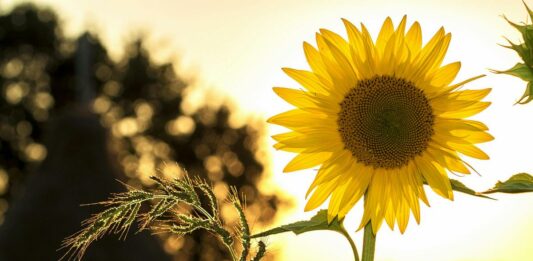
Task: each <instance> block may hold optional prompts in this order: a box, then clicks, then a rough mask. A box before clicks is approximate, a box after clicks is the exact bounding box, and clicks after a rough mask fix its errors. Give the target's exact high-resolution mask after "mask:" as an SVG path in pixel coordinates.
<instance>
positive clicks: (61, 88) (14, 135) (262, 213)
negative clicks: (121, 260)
mask: <svg viewBox="0 0 533 261" xmlns="http://www.w3.org/2000/svg"><path fill="white" fill-rule="evenodd" d="M83 37H84V38H85V39H87V40H88V41H89V45H90V47H89V48H88V50H89V52H90V55H89V57H90V63H89V64H90V66H89V68H88V70H89V78H88V79H89V80H88V82H83V83H80V82H79V79H80V77H79V74H80V71H79V68H80V65H79V61H77V56H76V53H77V47H78V43H79V42H77V41H74V40H72V39H67V38H65V37H63V35H62V33H61V26H60V23H59V22H58V19H57V17H56V15H55V14H54V13H53V12H52V11H50V10H46V9H41V8H37V7H35V6H32V5H27V4H26V5H21V6H18V7H16V8H15V9H13V10H12V11H11V12H9V13H7V14H4V15H2V16H0V93H1V96H0V153H1V157H0V192H1V193H2V195H1V200H0V211H1V212H5V211H6V210H7V209H8V207H7V206H8V205H9V206H11V203H14V205H15V206H16V205H17V204H32V201H31V200H29V199H28V198H32V197H31V196H27V195H28V194H31V193H35V192H31V191H29V190H39V189H36V188H35V186H46V184H48V183H51V182H44V181H33V183H34V184H35V185H29V184H32V181H31V179H32V178H31V177H32V176H34V175H42V176H43V178H42V179H43V180H46V178H45V177H46V176H45V175H55V176H54V177H55V179H56V180H54V182H56V183H54V184H49V185H50V186H58V184H63V183H62V182H64V181H65V180H63V179H64V178H66V179H68V175H67V174H66V173H67V172H68V171H74V169H73V168H70V169H71V170H65V169H64V168H62V167H61V164H60V163H58V162H61V163H62V164H64V165H69V166H70V165H72V167H76V165H73V164H74V163H73V162H70V163H69V162H68V161H74V162H76V160H78V161H79V162H80V164H81V165H78V167H79V168H81V167H83V166H85V165H83V158H81V161H80V159H76V157H83V155H86V154H84V153H82V152H80V153H78V152H77V151H68V152H67V151H60V152H57V151H54V150H52V148H50V146H51V145H50V144H54V142H56V143H57V142H61V140H62V139H66V140H68V139H69V138H72V137H75V136H76V137H78V138H76V139H75V140H76V142H78V143H76V144H78V146H84V145H85V146H91V145H88V144H87V143H86V142H83V141H80V139H85V138H86V139H87V140H91V138H90V137H85V138H84V137H83V136H80V135H79V132H75V131H74V132H64V133H63V134H62V135H67V136H63V137H61V136H57V135H56V134H57V133H58V132H54V131H53V130H54V128H55V129H56V130H57V128H61V127H60V126H57V124H56V125H54V126H55V127H50V126H53V124H52V123H51V122H53V121H52V120H53V119H56V118H57V119H62V118H64V117H66V116H65V115H68V117H67V118H69V119H71V120H70V121H68V122H70V123H72V122H79V121H83V120H82V119H87V121H91V120H89V119H90V118H91V117H95V120H94V124H96V125H98V123H99V124H101V127H102V128H104V130H105V132H106V133H108V134H106V135H107V136H109V138H110V139H109V141H105V140H107V138H106V139H103V140H102V139H101V140H100V141H99V142H105V144H107V145H105V146H104V147H105V150H106V152H103V155H104V156H105V155H109V162H108V163H95V164H109V166H110V167H109V169H110V170H109V171H106V172H105V173H106V175H107V178H102V179H103V180H105V181H102V182H103V183H101V184H104V183H105V184H107V183H106V182H116V181H113V179H115V178H118V179H120V180H122V181H124V182H125V183H128V184H130V185H133V186H148V187H149V186H152V185H153V182H152V181H151V180H150V179H149V178H148V177H149V176H150V175H153V174H155V173H156V172H157V171H156V170H160V173H163V174H162V175H172V171H171V170H172V168H167V167H166V166H167V165H165V162H167V163H168V165H173V162H177V163H178V164H179V165H180V166H181V167H183V168H185V169H187V170H188V171H189V173H190V175H191V176H199V177H201V178H204V179H206V180H209V181H210V182H212V183H213V184H214V185H215V187H217V186H220V187H224V186H226V187H227V186H228V185H231V186H235V187H236V188H237V189H238V192H239V193H241V194H244V195H245V199H246V200H245V204H246V205H247V206H248V207H249V208H248V211H250V212H253V213H249V214H250V216H252V217H253V218H254V222H256V223H257V222H259V223H267V222H269V221H271V220H272V218H273V215H274V214H275V212H276V209H277V206H278V203H279V200H278V198H276V197H275V196H271V195H264V194H263V193H261V192H260V191H259V190H258V189H257V184H258V182H259V181H260V179H261V174H262V173H263V165H262V163H261V162H260V161H259V160H258V158H257V157H256V156H255V155H256V153H257V151H258V144H257V141H258V137H259V131H260V130H261V128H262V126H261V125H260V126H255V125H250V124H246V125H244V126H240V127H235V126H232V125H231V124H230V121H229V118H230V116H231V111H230V109H229V108H228V107H227V106H222V107H217V108H213V107H208V106H204V107H202V108H200V109H199V110H197V111H196V112H194V113H192V114H185V113H184V112H183V110H182V109H181V108H182V101H183V99H184V96H183V94H184V90H187V88H190V87H189V85H190V83H189V82H187V81H186V80H184V79H183V78H181V77H180V76H179V75H177V74H176V73H175V70H174V67H173V65H172V64H171V63H165V64H156V63H154V62H153V61H152V60H151V59H150V56H149V53H148V51H147V50H145V49H144V48H143V45H142V40H138V41H136V42H134V43H132V44H131V45H130V46H128V47H126V48H125V50H126V52H125V55H124V58H123V59H122V60H120V61H113V60H112V59H110V58H109V56H108V54H107V51H106V49H105V47H104V46H103V45H102V44H101V43H100V41H99V40H98V38H97V37H96V36H95V35H89V34H86V35H84V36H83ZM80 85H86V86H89V87H90V88H91V93H92V94H93V96H94V98H95V99H94V100H93V101H91V102H90V103H89V104H83V103H80V90H79V86H80ZM89 87H86V88H89ZM89 107H90V108H91V110H92V112H88V111H87V110H86V109H83V108H89ZM80 108H81V109H80ZM76 112H78V114H76ZM92 113H94V114H92ZM75 115H82V116H83V115H85V116H83V117H85V118H83V117H82V116H80V117H79V118H77V116H75ZM88 115H93V116H88ZM94 115H96V116H94ZM51 119H52V120H51ZM57 122H61V121H57ZM61 124H67V125H68V124H69V123H61ZM74 124H75V123H74ZM92 128H97V127H94V126H93V127H92ZM47 130H48V131H47ZM44 133H47V135H46V136H47V137H49V138H48V139H47V141H46V142H45V138H44V136H45V135H44ZM90 133H91V132H87V133H86V134H84V135H93V134H90ZM109 134H111V135H109ZM68 135H71V136H72V137H69V136H68ZM95 146H96V145H95ZM109 148H111V151H109ZM79 149H80V150H83V149H84V148H83V147H79ZM57 153H69V155H68V157H65V158H62V157H60V156H61V155H57ZM54 154H55V155H54ZM61 159H64V161H61ZM43 160H44V162H45V163H46V162H47V161H53V162H55V163H54V164H56V165H54V164H52V165H54V166H56V168H55V169H52V170H50V168H46V166H45V165H46V164H41V163H42V162H43ZM112 166H115V168H113V167H112ZM66 169H68V168H66ZM93 169H94V170H97V169H98V168H93ZM167 170H168V171H167ZM174 170H175V169H174ZM61 171H64V172H65V173H57V172H61ZM50 172H53V173H52V174H50ZM175 174H176V175H179V173H175ZM79 175H86V176H87V177H92V176H91V175H94V176H95V177H96V176H101V174H96V173H90V171H81V172H80V174H79ZM102 175H103V174H102ZM29 177H30V178H29ZM37 180H38V179H37ZM86 180H91V178H87V179H86ZM3 183H6V185H5V186H2V184H3ZM81 183H83V182H81ZM73 184H77V183H68V182H65V183H64V185H65V186H73ZM95 184H97V183H95ZM98 184H100V183H98ZM115 185H116V184H115ZM115 185H109V184H108V185H106V186H108V187H107V188H108V189H107V190H104V189H103V190H102V193H96V194H95V195H98V196H92V197H80V198H79V199H78V200H80V201H82V200H93V199H94V200H95V201H99V200H103V199H105V198H106V197H107V196H106V195H104V194H105V193H107V192H105V191H109V192H111V191H114V192H116V191H119V190H120V189H119V188H117V187H116V186H115ZM106 186H104V187H106ZM65 189H66V188H65ZM69 189H70V190H74V191H76V189H73V188H69ZM79 193H90V192H84V190H80V191H79ZM25 195H26V196H25ZM43 195H44V196H46V194H43ZM24 198H26V199H25V200H24ZM18 199H21V200H20V202H18V201H17V200H18ZM93 202H94V201H93ZM71 203H72V204H71V205H79V204H82V203H91V202H87V201H83V202H75V200H73V202H71ZM50 204H55V205H56V206H59V207H60V205H57V204H59V203H58V202H57V201H56V202H54V203H50V202H42V204H40V205H35V206H34V208H43V209H34V212H35V211H44V212H46V211H48V210H47V209H46V206H47V205H50ZM81 209H84V210H83V211H84V212H83V213H84V214H80V213H81V212H78V213H70V214H72V215H73V216H72V220H74V221H75V222H74V223H76V222H77V224H78V225H79V222H81V220H82V219H85V218H87V217H88V216H82V215H85V213H86V212H87V211H88V210H87V208H84V207H81ZM254 210H255V211H254ZM50 211H54V210H53V208H51V209H50ZM69 211H75V210H70V209H69ZM91 211H92V209H91ZM63 212H65V215H67V214H69V212H68V213H67V211H66V210H65V211H63ZM21 213H22V214H21ZM23 213H24V212H18V213H17V212H13V213H11V208H9V210H7V215H6V223H5V224H11V223H9V222H8V221H9V219H10V218H11V219H17V218H20V217H19V216H17V215H24V214H23ZM93 213H94V212H93ZM52 221H53V219H51V220H50V221H46V222H52ZM26 222H41V223H43V222H42V221H38V220H37V219H31V218H30V219H28V220H27V221H26ZM56 222H60V221H58V220H56ZM232 222H235V220H232V219H231V218H230V219H228V220H227V223H228V224H230V225H231V224H232ZM41 225H42V224H41ZM47 225H49V226H54V225H53V224H47ZM59 225H60V224H56V226H59ZM0 229H1V230H0V250H2V251H5V247H2V246H1V244H4V243H3V242H5V241H2V234H3V237H5V238H9V237H11V236H13V235H11V234H7V237H6V233H8V232H9V231H11V230H9V229H6V228H5V225H4V226H3V227H0ZM69 229H70V231H68V232H66V233H64V231H63V230H61V229H56V230H55V232H56V233H64V234H61V235H59V236H57V238H59V237H61V238H64V237H66V236H67V235H69V234H72V233H73V232H75V231H76V230H78V229H79V226H78V227H72V228H69ZM53 232H54V231H53V230H52V231H47V233H53ZM11 233H16V232H11ZM28 233H31V231H29V232H28ZM34 233H36V232H34ZM33 236H35V237H38V236H39V235H33ZM40 236H41V237H42V236H43V235H40ZM131 237H135V235H133V236H130V238H131ZM43 238H44V237H43ZM50 238H54V237H50ZM54 240H55V238H54ZM161 240H162V242H163V244H164V248H165V249H166V250H167V252H170V253H172V254H173V255H174V258H175V260H221V259H224V257H225V256H227V253H226V252H225V251H224V248H223V247H222V246H220V245H219V244H218V243H217V241H216V240H214V239H213V238H212V236H211V235H209V234H207V233H205V232H200V231H199V232H195V233H194V234H193V236H187V237H185V238H184V239H180V240H178V239H175V238H170V239H168V238H162V239H161ZM21 242H22V241H21ZM45 243H46V247H47V248H49V249H47V250H46V251H48V252H53V253H55V251H56V249H57V248H58V247H59V245H60V240H59V241H57V242H55V241H53V240H49V241H48V242H45ZM54 244H55V245H54ZM13 247H14V248H16V250H17V251H23V252H25V253H31V246H28V245H16V244H15V245H14V244H13V243H11V244H10V248H13ZM42 248H43V247H41V248H39V249H40V250H36V251H45V250H42ZM12 250H13V249H12ZM88 253H90V249H89V252H88ZM28 260H29V259H28Z"/></svg>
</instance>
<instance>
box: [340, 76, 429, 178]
mask: <svg viewBox="0 0 533 261" xmlns="http://www.w3.org/2000/svg"><path fill="white" fill-rule="evenodd" d="M340 105H341V110H340V112H339V118H338V120H337V125H338V129H339V132H340V134H341V138H342V141H343V142H344V145H345V147H346V149H348V150H350V151H351V152H352V154H353V156H354V157H355V158H357V160H358V161H361V162H362V163H364V164H365V165H367V166H372V167H375V168H386V169H392V168H399V167H402V166H404V165H406V164H407V163H408V162H409V160H411V159H413V158H414V157H415V156H416V155H419V154H421V153H422V152H423V151H424V150H425V149H426V148H427V146H428V142H429V140H430V139H431V136H432V135H433V121H434V116H433V111H432V109H431V106H430V104H429V101H428V99H427V98H426V96H425V95H424V92H423V91H422V90H420V89H419V88H417V87H416V86H415V85H414V84H413V83H412V82H409V81H406V80H404V79H401V78H396V77H393V76H376V77H374V78H371V79H368V80H362V81H359V82H358V83H357V86H355V87H354V88H352V89H351V90H350V91H349V92H348V94H347V95H346V97H344V100H343V101H342V102H341V104H340Z"/></svg>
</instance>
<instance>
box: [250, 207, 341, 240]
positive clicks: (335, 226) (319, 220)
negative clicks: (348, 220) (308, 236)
mask: <svg viewBox="0 0 533 261" xmlns="http://www.w3.org/2000/svg"><path fill="white" fill-rule="evenodd" d="M315 230H331V231H336V232H339V233H342V230H343V229H342V224H341V222H340V221H339V220H338V219H337V218H335V219H333V221H331V223H328V211H327V210H326V209H322V210H320V211H318V213H316V215H315V216H314V217H312V218H311V219H309V220H306V221H298V222H294V223H291V224H287V225H282V226H280V227H276V228H273V229H270V230H267V231H265V232H262V233H259V234H255V235H252V236H251V238H258V237H265V236H270V235H275V234H279V233H285V232H293V233H294V234H296V235H298V234H301V233H305V232H309V231H315Z"/></svg>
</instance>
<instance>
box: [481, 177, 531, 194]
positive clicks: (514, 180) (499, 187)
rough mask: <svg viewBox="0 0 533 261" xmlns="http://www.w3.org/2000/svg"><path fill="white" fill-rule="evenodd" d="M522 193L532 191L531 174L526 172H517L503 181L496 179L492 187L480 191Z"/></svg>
mask: <svg viewBox="0 0 533 261" xmlns="http://www.w3.org/2000/svg"><path fill="white" fill-rule="evenodd" d="M497 192H501V193H524V192H533V176H531V175H529V174H527V173H519V174H516V175H514V176H512V177H510V178H509V179H508V180H506V181H505V182H501V181H498V183H496V185H494V187H493V188H491V189H489V190H487V191H485V192H482V193H483V194H490V193H497Z"/></svg>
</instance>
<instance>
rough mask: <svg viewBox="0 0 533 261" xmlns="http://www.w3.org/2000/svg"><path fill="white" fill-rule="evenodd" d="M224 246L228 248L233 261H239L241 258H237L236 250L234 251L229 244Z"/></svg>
mask: <svg viewBox="0 0 533 261" xmlns="http://www.w3.org/2000/svg"><path fill="white" fill-rule="evenodd" d="M224 245H225V246H226V248H227V249H228V252H229V253H230V255H231V260H233V261H238V260H239V258H238V257H237V254H236V253H235V250H234V249H233V246H231V245H228V244H226V243H224Z"/></svg>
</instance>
